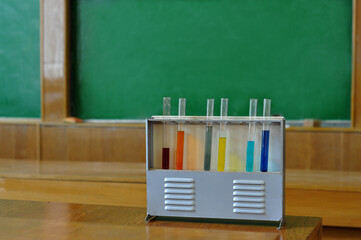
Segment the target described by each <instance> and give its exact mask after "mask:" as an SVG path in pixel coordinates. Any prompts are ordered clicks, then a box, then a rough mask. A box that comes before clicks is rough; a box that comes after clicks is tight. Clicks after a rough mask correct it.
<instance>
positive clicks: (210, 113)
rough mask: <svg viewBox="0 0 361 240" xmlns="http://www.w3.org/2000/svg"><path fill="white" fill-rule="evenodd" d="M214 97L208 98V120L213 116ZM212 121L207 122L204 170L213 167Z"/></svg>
mask: <svg viewBox="0 0 361 240" xmlns="http://www.w3.org/2000/svg"><path fill="white" fill-rule="evenodd" d="M213 110H214V99H207V120H211V119H212V117H213ZM212 132H213V126H212V122H207V124H206V139H205V146H204V171H209V170H210V169H211V152H212Z"/></svg>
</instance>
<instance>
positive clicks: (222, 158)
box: [217, 98, 228, 172]
mask: <svg viewBox="0 0 361 240" xmlns="http://www.w3.org/2000/svg"><path fill="white" fill-rule="evenodd" d="M227 113H228V98H221V120H225V119H226V118H227ZM226 134H227V123H226V122H221V123H220V125H219V142H218V166H217V170H218V171H220V172H223V171H224V166H225V162H226Z"/></svg>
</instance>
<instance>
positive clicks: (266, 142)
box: [260, 99, 271, 172]
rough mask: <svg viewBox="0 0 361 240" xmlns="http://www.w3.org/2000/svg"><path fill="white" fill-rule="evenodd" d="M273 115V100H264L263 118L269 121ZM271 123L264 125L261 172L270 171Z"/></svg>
mask: <svg viewBox="0 0 361 240" xmlns="http://www.w3.org/2000/svg"><path fill="white" fill-rule="evenodd" d="M270 115H271V99H264V101H263V118H264V119H266V120H267V119H269V117H270ZM269 125H270V124H269V122H265V123H263V130H262V146H261V167H260V170H261V172H267V171H268V152H269V134H270V126H269Z"/></svg>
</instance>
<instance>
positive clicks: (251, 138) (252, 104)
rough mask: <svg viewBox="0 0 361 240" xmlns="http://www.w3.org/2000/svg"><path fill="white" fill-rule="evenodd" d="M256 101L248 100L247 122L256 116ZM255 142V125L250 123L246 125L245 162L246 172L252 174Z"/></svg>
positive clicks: (253, 99) (254, 99)
mask: <svg viewBox="0 0 361 240" xmlns="http://www.w3.org/2000/svg"><path fill="white" fill-rule="evenodd" d="M257 101H258V100H257V99H256V98H251V99H250V100H249V120H254V118H255V117H256V116H257ZM255 140H256V123H255V122H250V123H249V125H248V141H247V161H246V171H247V172H253V162H254V142H255Z"/></svg>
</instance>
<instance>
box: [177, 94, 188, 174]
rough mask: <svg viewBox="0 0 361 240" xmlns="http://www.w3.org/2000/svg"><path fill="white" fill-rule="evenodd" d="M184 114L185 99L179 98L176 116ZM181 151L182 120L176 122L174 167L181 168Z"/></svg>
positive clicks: (182, 150)
mask: <svg viewBox="0 0 361 240" xmlns="http://www.w3.org/2000/svg"><path fill="white" fill-rule="evenodd" d="M185 115H186V99H185V98H179V103H178V116H179V117H182V116H185ZM183 152H184V126H183V122H179V123H178V131H177V150H176V169H177V170H182V169H183Z"/></svg>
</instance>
